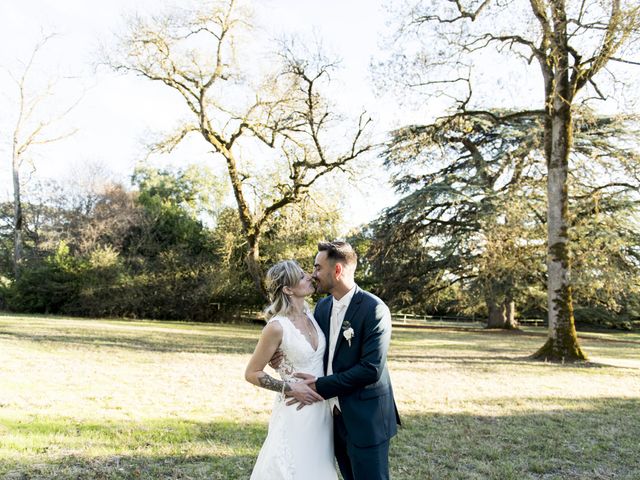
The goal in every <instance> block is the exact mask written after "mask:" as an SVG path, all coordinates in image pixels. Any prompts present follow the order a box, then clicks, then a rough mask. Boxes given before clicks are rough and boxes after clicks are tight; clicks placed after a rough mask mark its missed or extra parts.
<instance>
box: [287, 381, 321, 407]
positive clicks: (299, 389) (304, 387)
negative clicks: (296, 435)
mask: <svg viewBox="0 0 640 480" xmlns="http://www.w3.org/2000/svg"><path fill="white" fill-rule="evenodd" d="M308 377H309V378H307V379H305V380H302V381H301V382H294V383H288V385H289V387H290V388H291V390H289V391H288V392H287V394H286V395H287V396H288V397H292V398H291V399H290V400H289V401H288V402H287V405H293V404H295V403H300V405H298V410H300V409H301V408H304V406H305V405H311V404H312V403H315V402H321V401H323V400H324V398H322V397H321V396H320V395H319V394H318V393H317V392H315V391H314V390H313V389H311V387H309V384H310V383H314V384H315V381H316V377H314V376H313V375H309V376H308Z"/></svg>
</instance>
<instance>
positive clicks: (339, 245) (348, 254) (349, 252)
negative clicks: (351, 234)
mask: <svg viewBox="0 0 640 480" xmlns="http://www.w3.org/2000/svg"><path fill="white" fill-rule="evenodd" d="M318 251H319V252H327V258H328V259H329V260H332V261H333V262H342V263H346V264H347V265H353V266H354V267H355V266H356V264H357V263H358V255H356V252H355V250H354V249H353V247H352V246H351V245H349V244H348V243H347V242H341V241H339V240H335V241H333V242H320V243H318Z"/></svg>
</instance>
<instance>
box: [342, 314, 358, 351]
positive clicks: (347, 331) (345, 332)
mask: <svg viewBox="0 0 640 480" xmlns="http://www.w3.org/2000/svg"><path fill="white" fill-rule="evenodd" d="M342 336H343V337H344V338H345V340H346V341H347V342H349V346H351V339H352V338H353V337H354V336H355V333H353V328H351V323H350V322H349V321H347V320H345V321H344V322H342Z"/></svg>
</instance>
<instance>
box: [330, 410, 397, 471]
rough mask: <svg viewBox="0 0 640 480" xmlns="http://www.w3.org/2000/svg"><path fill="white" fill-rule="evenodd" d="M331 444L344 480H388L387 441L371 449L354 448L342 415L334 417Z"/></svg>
mask: <svg viewBox="0 0 640 480" xmlns="http://www.w3.org/2000/svg"><path fill="white" fill-rule="evenodd" d="M333 442H334V450H335V455H336V460H337V461H338V466H339V467H340V473H342V478H344V480H389V441H388V440H387V441H386V442H383V443H381V444H379V445H374V446H373V447H365V448H362V447H356V446H355V445H354V444H353V443H351V442H350V441H349V434H348V433H347V429H346V427H345V425H344V420H343V418H342V415H334V417H333Z"/></svg>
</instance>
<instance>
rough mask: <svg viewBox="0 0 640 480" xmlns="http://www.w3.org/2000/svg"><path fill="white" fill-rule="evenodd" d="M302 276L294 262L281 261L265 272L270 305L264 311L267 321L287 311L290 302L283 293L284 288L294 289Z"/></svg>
mask: <svg viewBox="0 0 640 480" xmlns="http://www.w3.org/2000/svg"><path fill="white" fill-rule="evenodd" d="M303 275H304V271H303V270H302V268H300V265H298V262H296V261H295V260H283V261H282V262H278V263H276V264H275V265H274V266H273V267H271V268H270V269H269V271H267V276H266V279H265V281H266V287H267V293H268V294H269V300H270V301H271V304H270V305H269V306H268V307H267V308H266V309H265V311H264V313H265V315H266V317H267V320H269V319H270V318H273V317H275V316H276V315H285V314H286V313H287V312H288V311H289V308H290V307H291V300H290V299H289V296H288V295H287V294H285V293H284V291H283V290H284V287H295V286H296V285H297V284H298V282H299V281H300V280H301V279H302V277H303Z"/></svg>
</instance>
